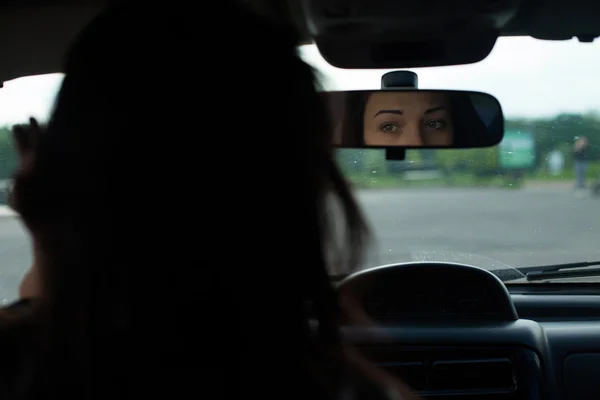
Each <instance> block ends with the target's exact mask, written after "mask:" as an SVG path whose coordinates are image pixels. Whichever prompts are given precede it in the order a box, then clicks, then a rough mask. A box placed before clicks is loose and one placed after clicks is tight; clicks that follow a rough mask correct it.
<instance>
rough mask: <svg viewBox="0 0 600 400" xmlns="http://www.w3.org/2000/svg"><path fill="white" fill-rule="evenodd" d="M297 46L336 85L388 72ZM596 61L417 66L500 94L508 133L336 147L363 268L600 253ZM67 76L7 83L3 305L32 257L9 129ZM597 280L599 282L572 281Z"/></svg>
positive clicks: (486, 264)
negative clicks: (364, 253)
mask: <svg viewBox="0 0 600 400" xmlns="http://www.w3.org/2000/svg"><path fill="white" fill-rule="evenodd" d="M300 53H301V55H302V56H303V58H304V59H305V60H306V61H307V62H309V63H310V64H312V65H313V66H314V67H315V68H316V69H317V70H318V71H319V72H320V74H321V75H322V81H323V84H324V86H325V87H326V89H328V90H351V89H378V88H379V87H380V80H381V76H382V74H383V73H385V72H387V70H368V71H365V70H340V69H337V68H333V67H332V66H330V65H329V64H327V63H326V62H325V61H324V60H323V59H322V58H321V57H320V55H319V52H318V51H317V49H316V47H315V46H303V47H301V48H300ZM598 65H600V44H598V43H591V44H588V43H585V44H582V43H578V42H576V41H563V42H544V41H538V40H535V39H529V38H501V39H499V40H498V42H497V44H496V47H495V48H494V50H493V51H492V53H491V54H490V55H489V56H488V57H487V58H486V59H485V60H483V61H482V62H480V63H477V64H473V65H466V66H452V67H440V68H425V69H414V70H413V71H414V72H416V73H417V74H418V76H419V86H420V88H423V89H460V90H476V91H483V92H487V93H490V94H492V95H494V96H496V97H497V98H498V99H499V101H500V103H501V104H502V107H503V110H504V113H505V115H506V119H507V121H506V133H505V139H504V140H503V142H502V143H501V144H500V146H497V147H496V148H492V149H476V150H437V151H436V150H433V151H432V150H421V151H417V150H414V151H408V152H407V160H406V161H386V160H385V155H384V153H383V151H381V150H369V151H361V150H353V149H344V150H339V151H338V161H339V164H340V167H341V168H342V170H343V171H344V173H345V175H346V177H347V178H348V180H350V181H351V182H352V184H353V185H354V188H355V193H356V196H357V198H358V200H359V202H360V204H361V206H362V208H363V210H364V212H365V213H366V215H367V218H368V219H369V223H370V225H371V230H372V232H373V234H374V239H375V240H374V243H373V244H372V246H371V248H370V251H369V253H368V257H367V259H366V262H365V264H364V267H371V266H376V265H381V264H389V263H396V262H407V261H450V262H463V263H467V264H473V265H477V266H480V267H483V268H487V269H490V270H497V271H499V270H505V271H506V270H508V269H510V268H511V267H515V268H518V267H525V266H531V265H545V264H556V263H563V262H574V261H584V260H598V259H600V212H599V211H600V184H598V183H597V182H600V180H598V179H599V178H600V95H599V93H600V79H598V77H597V72H596V68H597V66H598ZM61 81H62V75H61V74H50V75H41V76H32V77H24V78H20V79H15V80H12V81H9V82H5V83H4V87H3V88H2V89H0V300H1V301H4V302H6V301H13V300H14V299H16V298H17V292H18V286H19V282H20V280H21V278H22V277H23V274H24V273H25V271H26V270H27V269H28V267H29V266H30V264H31V261H32V260H31V245H30V242H29V238H28V236H27V234H26V233H25V230H24V229H23V227H22V226H21V224H20V222H19V220H18V219H17V218H16V216H15V214H14V212H12V211H11V210H10V209H9V208H8V207H6V205H5V201H6V192H5V189H6V188H7V187H8V185H9V183H10V177H11V176H12V173H13V171H14V168H15V166H16V162H17V158H16V153H15V151H14V147H13V144H12V139H11V135H10V131H9V128H10V127H11V126H12V125H14V124H17V123H25V122H27V121H28V118H29V117H30V116H34V117H36V118H38V119H39V120H40V121H45V120H47V118H48V115H49V113H50V111H51V109H52V106H53V102H54V99H55V97H56V93H57V90H58V88H59V85H60V83H61ZM515 131H519V132H521V133H523V132H525V133H527V134H529V135H530V136H531V139H532V140H531V141H530V144H528V145H526V146H525V147H523V146H521V148H518V149H516V150H515V149H514V148H513V149H508V150H507V148H508V147H507V145H510V144H515V143H516V142H518V141H515V140H511V132H515ZM580 137H587V138H588V147H587V151H586V154H585V155H586V159H585V160H584V161H585V162H584V163H583V164H582V163H579V162H578V161H576V155H575V152H574V151H573V149H574V143H575V141H576V139H577V138H580ZM513 139H514V137H513ZM527 143H529V142H527ZM503 146H504V147H503ZM508 152H511V153H512V154H513V157H511V158H510V159H508V160H507V159H506V157H504V156H503V155H505V154H506V153H508ZM582 165H583V166H584V170H585V176H586V179H585V188H581V189H579V190H576V189H575V188H576V186H577V182H576V179H575V170H576V168H581V167H582ZM597 180H598V181H597ZM596 189H597V190H596ZM596 195H598V197H595V196H596ZM509 275H510V274H509ZM511 276H512V275H511ZM521 276H522V275H521ZM517 277H518V276H517ZM594 279H595V280H599V279H598V278H574V279H570V281H573V280H576V281H577V280H578V281H590V280H594Z"/></svg>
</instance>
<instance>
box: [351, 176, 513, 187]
mask: <svg viewBox="0 0 600 400" xmlns="http://www.w3.org/2000/svg"><path fill="white" fill-rule="evenodd" d="M347 178H348V180H349V181H350V182H351V183H352V184H353V185H354V186H355V187H357V188H360V189H400V188H434V187H465V188H466V187H468V188H473V187H485V188H490V187H495V188H506V189H518V188H520V187H521V184H522V183H519V182H515V181H514V180H512V179H509V178H504V177H493V178H475V177H473V176H470V175H451V176H449V177H448V178H446V179H444V178H434V179H418V180H407V179H403V178H402V176H400V175H398V176H394V175H381V176H378V175H373V176H363V175H354V176H348V177H347Z"/></svg>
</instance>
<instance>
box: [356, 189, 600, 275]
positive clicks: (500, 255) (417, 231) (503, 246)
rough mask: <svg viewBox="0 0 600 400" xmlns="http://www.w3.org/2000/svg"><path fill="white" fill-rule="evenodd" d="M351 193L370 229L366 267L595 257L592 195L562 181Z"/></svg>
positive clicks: (599, 227)
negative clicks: (561, 184) (547, 184)
mask: <svg viewBox="0 0 600 400" xmlns="http://www.w3.org/2000/svg"><path fill="white" fill-rule="evenodd" d="M357 194H358V197H359V199H360V203H361V205H362V206H363V210H364V211H365V213H366V215H367V217H368V219H369V222H370V225H371V230H372V231H373V233H374V236H375V241H374V243H373V244H372V246H371V249H370V251H369V253H368V259H367V264H366V266H374V265H381V264H388V263H395V262H405V261H432V260H434V261H451V262H463V263H467V264H475V265H478V266H480V267H483V268H488V269H498V268H502V267H504V266H507V267H508V266H512V267H524V266H532V265H546V264H554V263H565V262H574V261H583V260H588V261H592V260H600V198H593V197H591V196H587V195H584V196H583V197H579V196H576V195H575V194H574V193H573V192H572V191H570V190H565V189H564V188H558V189H557V188H553V187H548V188H532V189H523V190H516V189H515V190H510V189H478V188H473V189H464V188H461V189H458V188H457V189H447V188H441V189H420V190H412V189H405V190H368V191H360V192H358V193H357Z"/></svg>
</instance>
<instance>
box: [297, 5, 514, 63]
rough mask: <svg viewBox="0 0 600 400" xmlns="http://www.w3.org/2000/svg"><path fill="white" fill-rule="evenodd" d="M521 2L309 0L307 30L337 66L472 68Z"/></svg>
mask: <svg viewBox="0 0 600 400" xmlns="http://www.w3.org/2000/svg"><path fill="white" fill-rule="evenodd" d="M519 4H520V0H493V1H492V0H456V1H451V2H450V1H447V0H446V1H443V0H430V1H428V2H420V1H410V2H409V1H392V0H387V1H386V0H348V1H336V0H304V3H303V8H304V16H305V18H306V27H307V29H308V31H309V32H310V35H311V36H312V37H313V38H314V41H315V43H316V45H317V47H318V48H319V52H320V53H321V55H322V56H323V58H324V59H325V60H327V62H329V63H330V64H332V65H333V66H335V67H338V68H357V69H363V68H364V69H367V68H385V69H388V68H418V67H433V66H444V65H457V64H470V63H475V62H478V61H481V60H482V59H484V58H485V57H487V55H488V54H489V53H490V52H491V50H492V48H493V47H494V44H495V42H496V39H497V38H498V36H499V35H500V32H501V30H502V28H503V27H504V26H505V25H506V24H507V23H509V22H510V21H511V19H512V18H513V17H514V16H515V14H516V13H517V11H518V8H519Z"/></svg>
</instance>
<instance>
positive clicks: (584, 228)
mask: <svg viewBox="0 0 600 400" xmlns="http://www.w3.org/2000/svg"><path fill="white" fill-rule="evenodd" d="M357 195H358V198H359V202H360V204H361V205H362V207H363V209H364V211H365V213H366V215H367V218H368V219H369V222H370V225H371V229H372V231H373V232H374V243H373V244H372V245H371V248H370V250H369V252H368V257H367V263H366V264H365V266H375V265H381V264H389V263H395V262H406V261H430V260H437V261H452V262H463V263H468V264H474V265H478V266H480V267H483V268H489V269H498V268H503V267H509V266H513V267H522V266H529V265H541V264H549V263H552V264H553V263H563V262H574V261H583V260H587V261H590V260H600V198H592V197H589V196H585V197H583V198H580V197H577V196H575V195H574V194H573V193H572V192H571V191H569V190H565V189H564V188H556V187H547V188H545V187H542V188H531V189H523V190H516V189H515V190H511V189H476V188H474V189H464V188H460V189H459V188H456V189H452V188H440V189H396V190H392V189H389V190H386V189H382V190H376V189H371V190H363V191H359V192H357ZM149 218H150V219H151V218H153V217H152V216H149ZM165 234H168V233H165ZM30 248H31V247H30V243H29V239H28V237H27V235H26V233H25V231H24V229H23V227H22V226H21V224H20V222H19V220H18V218H16V217H15V216H11V215H10V214H7V213H2V212H0V300H6V301H10V300H14V299H15V298H16V296H17V288H18V284H19V281H20V280H21V278H22V276H23V274H24V272H25V271H26V269H27V268H28V266H29V265H30V263H31V250H30Z"/></svg>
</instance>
